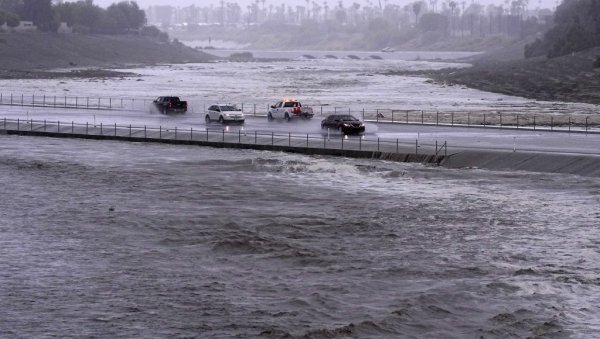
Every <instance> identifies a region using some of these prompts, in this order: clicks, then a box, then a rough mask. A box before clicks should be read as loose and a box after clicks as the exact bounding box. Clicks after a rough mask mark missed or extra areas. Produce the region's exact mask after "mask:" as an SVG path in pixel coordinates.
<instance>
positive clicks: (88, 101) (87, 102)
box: [85, 97, 90, 109]
mask: <svg viewBox="0 0 600 339" xmlns="http://www.w3.org/2000/svg"><path fill="white" fill-rule="evenodd" d="M86 99H87V100H86V103H85V108H87V109H90V97H87V98H86Z"/></svg>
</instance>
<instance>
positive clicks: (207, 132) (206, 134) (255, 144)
mask: <svg viewBox="0 0 600 339" xmlns="http://www.w3.org/2000/svg"><path fill="white" fill-rule="evenodd" d="M206 133H207V134H206V135H207V136H208V130H206ZM207 141H208V140H207ZM256 141H257V140H256V131H254V144H255V145H256V143H257V142H256Z"/></svg>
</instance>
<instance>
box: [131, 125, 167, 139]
mask: <svg viewBox="0 0 600 339" xmlns="http://www.w3.org/2000/svg"><path fill="white" fill-rule="evenodd" d="M129 137H130V138H131V125H129ZM158 138H159V139H161V140H162V125H160V126H158Z"/></svg>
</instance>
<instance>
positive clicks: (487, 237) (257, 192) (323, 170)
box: [0, 136, 600, 338]
mask: <svg viewBox="0 0 600 339" xmlns="http://www.w3.org/2000/svg"><path fill="white" fill-rule="evenodd" d="M0 139H1V140H0V141H1V144H2V148H1V149H0V178H1V179H2V182H3V189H4V194H2V195H1V197H0V199H2V201H0V215H2V218H1V219H0V233H1V237H0V256H1V257H2V258H3V259H4V260H2V261H1V262H0V272H2V273H0V285H1V286H2V287H3V288H2V289H1V290H0V299H1V300H3V301H4V303H3V304H4V306H3V312H2V314H1V315H0V334H1V335H2V337H41V336H53V335H64V333H69V334H70V335H73V336H115V337H173V336H192V337H193V336H207V337H290V336H291V337H309V338H321V337H361V338H364V337H373V338H381V337H389V338H396V337H399V336H405V337H444V338H464V337H480V336H483V337H491V338H505V337H526V336H540V337H565V336H569V337H574V338H590V337H596V336H598V333H600V328H599V327H598V324H599V323H600V322H599V321H598V320H599V319H598V314H600V312H599V309H598V306H597V305H599V304H600V300H599V298H598V295H600V293H599V292H600V291H599V289H600V283H599V282H598V279H597V272H598V271H599V269H600V267H599V266H598V265H599V264H598V263H599V262H600V253H599V252H598V251H597V250H596V248H597V246H598V244H600V227H599V226H600V214H598V212H597V206H598V205H599V204H600V182H599V181H598V179H597V178H582V177H576V176H565V175H548V174H544V175H541V174H536V173H512V172H511V173H508V172H507V173H502V172H488V171H482V170H462V171H458V170H447V169H442V168H433V167H424V166H421V165H416V164H400V163H392V162H383V161H372V160H357V159H346V158H327V157H310V156H303V155H294V154H282V153H273V152H262V151H247V150H245V151H242V150H224V149H212V148H201V147H192V146H172V145H153V144H137V143H119V142H99V141H89V140H61V139H44V138H28V137H14V136H0ZM34 325H35V326H34Z"/></svg>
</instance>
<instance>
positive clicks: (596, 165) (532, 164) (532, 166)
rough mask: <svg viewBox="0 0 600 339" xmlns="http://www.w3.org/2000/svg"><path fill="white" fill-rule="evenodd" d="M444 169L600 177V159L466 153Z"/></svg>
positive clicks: (443, 162) (450, 158)
mask: <svg viewBox="0 0 600 339" xmlns="http://www.w3.org/2000/svg"><path fill="white" fill-rule="evenodd" d="M440 165H441V166H444V167H447V168H481V169H488V170H500V171H528V172H545V173H565V174H576V175H581V176H589V177H600V155H598V156H594V155H577V154H548V153H535V152H496V151H463V152H459V153H455V154H451V155H448V156H447V157H445V158H444V159H443V160H441V162H440Z"/></svg>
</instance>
